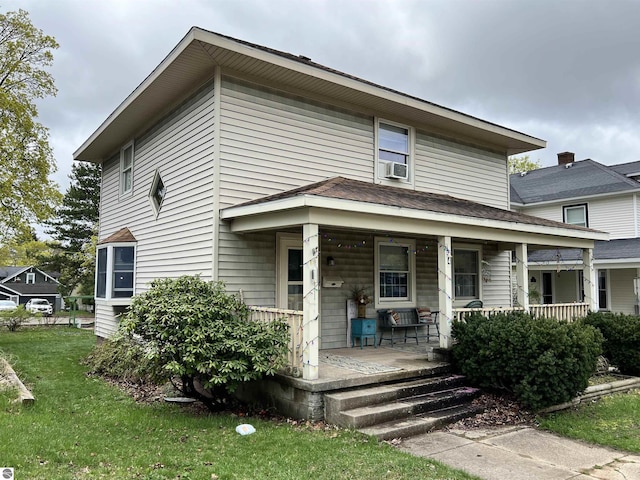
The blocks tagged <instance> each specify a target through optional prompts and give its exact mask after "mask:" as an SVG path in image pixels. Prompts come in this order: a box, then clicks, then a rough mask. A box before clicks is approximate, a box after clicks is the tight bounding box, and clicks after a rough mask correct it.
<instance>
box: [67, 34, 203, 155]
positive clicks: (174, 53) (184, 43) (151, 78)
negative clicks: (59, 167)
mask: <svg viewBox="0 0 640 480" xmlns="http://www.w3.org/2000/svg"><path fill="white" fill-rule="evenodd" d="M197 30H198V29H197V28H195V27H193V28H191V30H189V31H188V32H187V34H186V35H185V36H184V37H183V38H182V40H180V42H179V43H178V44H177V45H176V46H175V47H174V48H173V50H171V52H169V55H167V56H166V57H165V58H164V60H162V62H160V64H159V65H158V66H157V67H156V68H155V69H153V71H152V72H151V73H150V74H149V75H148V76H147V78H145V79H144V80H143V81H142V83H141V84H140V85H138V86H137V87H136V89H135V90H134V91H133V92H131V93H130V94H129V96H128V97H127V98H125V99H124V100H123V101H122V103H121V104H120V105H118V107H117V108H116V109H115V110H114V111H113V112H112V113H111V115H109V116H108V117H107V118H106V119H105V121H104V122H102V123H101V124H100V126H99V127H98V128H97V130H96V131H95V132H93V133H92V134H91V136H90V137H89V138H87V139H86V140H85V141H84V143H83V144H82V145H80V147H79V148H78V149H77V150H76V151H75V152H73V158H74V160H77V159H79V158H80V157H81V156H82V152H83V151H84V150H85V149H86V148H87V147H88V146H89V145H91V144H92V143H93V142H94V141H95V140H96V139H97V138H98V137H99V136H100V135H101V134H102V133H103V132H104V131H105V130H106V129H107V127H108V126H109V125H110V124H111V123H112V122H113V120H114V119H116V118H117V117H118V116H119V115H120V114H121V113H122V112H123V111H125V110H126V109H127V108H128V107H129V106H130V105H131V104H132V103H133V102H134V101H135V100H136V99H137V98H138V97H139V96H140V95H141V94H142V92H144V91H145V90H146V89H147V88H148V87H149V85H151V84H152V83H153V82H155V81H156V80H157V78H158V77H159V76H160V75H161V74H162V73H163V72H164V71H165V70H166V69H167V67H168V66H169V65H171V64H172V63H173V62H174V61H175V60H176V58H178V57H179V56H180V54H181V53H182V52H183V51H184V50H185V49H186V48H187V47H188V46H189V45H190V44H191V42H193V40H194V39H195V34H196V31H197Z"/></svg>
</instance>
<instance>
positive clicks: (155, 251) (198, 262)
mask: <svg viewBox="0 0 640 480" xmlns="http://www.w3.org/2000/svg"><path fill="white" fill-rule="evenodd" d="M213 126H214V125H213V84H212V83H209V84H207V85H206V86H204V87H203V88H201V89H200V90H199V91H198V92H197V93H195V94H194V95H193V96H191V97H190V98H188V99H187V100H186V101H185V102H184V103H183V104H182V105H180V106H179V107H178V108H176V109H175V110H174V111H173V112H171V113H170V114H169V115H167V116H166V117H165V118H163V119H161V120H160V121H159V122H158V123H157V124H156V125H155V126H154V127H153V128H152V129H150V130H149V131H148V132H146V133H145V134H144V135H142V136H141V137H139V138H137V139H135V140H134V167H133V194H132V195H131V196H129V197H125V198H119V197H118V181H119V179H118V176H119V157H118V156H116V157H114V158H112V159H110V160H109V161H108V162H105V164H104V170H103V181H102V185H103V186H102V192H101V194H102V198H101V209H100V210H101V211H100V234H99V237H100V239H104V238H105V237H107V236H109V235H111V234H112V233H114V232H116V231H118V230H119V229H121V228H123V227H128V228H129V230H131V232H132V234H133V235H134V236H135V237H136V240H137V245H136V276H135V292H136V293H141V292H143V291H145V290H146V289H147V288H148V284H149V282H151V281H152V280H153V279H155V278H158V277H174V278H175V277H179V276H181V275H186V274H190V275H192V274H199V275H201V276H202V278H204V279H211V278H212V264H213V263H212V262H213V258H212V255H213V224H212V219H213V199H214V195H213V188H214V183H213V180H214V179H213ZM156 170H157V171H159V173H160V176H161V178H162V181H163V183H164V185H165V187H166V190H167V193H166V196H165V199H164V202H163V205H162V208H161V210H160V213H159V215H157V217H156V214H155V211H154V209H153V208H152V206H151V204H150V202H149V192H150V189H151V185H152V182H153V179H154V175H155V173H156ZM108 312H109V311H108V310H107V309H104V308H103V309H100V310H98V311H97V312H96V329H101V330H103V331H105V332H110V331H111V330H113V325H114V324H115V319H114V318H113V314H112V313H111V314H109V313H108Z"/></svg>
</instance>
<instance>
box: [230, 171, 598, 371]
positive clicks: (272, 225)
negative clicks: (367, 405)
mask: <svg viewBox="0 0 640 480" xmlns="http://www.w3.org/2000/svg"><path fill="white" fill-rule="evenodd" d="M221 218H222V219H223V220H224V221H225V226H226V228H227V229H228V232H225V234H227V233H228V235H229V237H230V238H231V237H232V238H233V241H234V242H235V244H236V245H245V250H247V251H249V250H250V249H251V248H253V247H251V245H252V242H254V243H257V240H256V239H259V241H260V242H261V244H264V243H266V242H273V244H274V247H275V254H276V255H275V257H276V258H275V261H274V262H273V264H274V266H275V268H274V272H273V274H274V277H275V281H274V290H275V292H274V295H273V298H274V299H275V301H274V302H273V303H272V304H271V305H269V304H262V305H260V303H256V302H255V301H252V299H251V297H250V295H249V296H247V298H246V301H247V303H249V304H252V305H256V307H255V308H254V309H253V310H254V318H255V319H256V320H263V321H268V318H269V316H270V315H271V314H272V313H270V311H271V310H272V309H276V307H280V309H278V310H277V313H274V315H280V316H285V317H286V318H287V319H288V322H289V324H290V325H291V332H292V340H291V341H292V343H291V347H290V364H291V367H290V374H291V376H292V381H294V380H293V379H298V380H300V381H306V382H312V383H314V384H315V382H322V381H323V379H324V378H328V377H327V376H326V375H327V374H330V373H331V372H332V368H339V367H334V366H333V365H330V364H327V362H324V361H323V358H322V356H321V352H324V351H327V350H335V349H343V348H344V347H347V346H348V345H350V341H349V337H348V334H347V332H348V326H349V322H350V319H351V318H354V317H356V316H357V314H356V312H355V310H353V311H352V310H351V309H350V307H349V303H348V301H347V300H348V297H349V289H350V287H352V286H354V285H360V286H365V287H366V288H368V289H369V291H370V293H371V297H372V300H373V301H372V303H371V304H369V305H368V308H367V312H366V316H367V317H368V318H372V319H377V316H378V311H380V310H383V311H384V310H385V309H394V308H414V309H415V308H418V307H428V308H430V309H431V310H433V311H438V312H439V313H438V323H439V329H440V335H439V338H438V342H437V346H438V347H440V348H444V349H448V348H450V347H451V345H452V337H451V325H452V322H453V321H454V319H456V318H460V316H462V315H465V314H467V313H468V311H466V310H465V309H464V306H465V305H466V304H467V303H468V302H469V300H471V299H475V300H480V301H482V302H483V307H482V309H481V311H483V312H485V313H487V314H490V313H491V312H495V311H507V310H512V309H519V310H525V311H533V312H534V313H535V312H536V311H540V312H543V311H544V312H546V311H547V310H545V309H549V308H550V307H552V306H549V305H545V306H533V307H532V306H531V304H530V301H529V292H528V289H529V282H528V279H529V272H528V262H527V258H528V249H529V248H545V247H546V248H549V247H550V246H552V248H561V247H573V248H579V249H581V251H582V252H583V271H584V274H583V278H584V285H585V302H584V303H582V304H575V305H570V306H565V307H562V308H563V310H562V311H563V312H564V313H563V315H566V317H567V318H573V317H577V316H581V315H582V313H583V312H586V311H587V310H588V309H592V308H593V305H594V304H595V303H594V301H595V279H594V270H593V261H592V248H593V242H594V240H595V239H605V238H606V234H603V233H600V232H595V231H593V230H588V229H584V228H581V227H574V226H571V225H565V224H560V223H557V222H551V221H548V220H544V219H539V218H536V217H529V216H526V215H521V214H518V213H515V212H511V211H507V210H501V209H497V208H493V207H488V206H485V205H481V204H477V203H473V202H469V201H464V200H459V199H455V198H453V197H449V196H444V195H435V194H429V193H425V192H415V191H406V190H405V189H401V188H394V187H386V186H380V185H373V184H367V183H365V182H357V181H353V180H347V179H342V178H337V179H331V180H327V181H325V182H320V183H319V184H313V185H310V186H308V187H304V188H302V189H297V190H294V191H290V192H285V193H283V194H279V195H275V196H272V197H266V198H263V199H261V200H259V201H255V202H248V203H245V204H243V205H239V206H235V207H229V208H227V209H223V210H222V211H221ZM291 252H294V253H291ZM513 252H515V257H513ZM512 257H513V258H515V259H516V261H515V274H512V272H511V265H512ZM263 267H264V266H263ZM264 268H266V267H264ZM287 307H288V308H287ZM558 308H560V307H558ZM558 311H560V310H558ZM274 318H275V317H274ZM378 328H379V325H378ZM377 340H378V341H379V338H377ZM383 346H387V345H386V344H385V345H380V346H379V347H378V348H375V349H374V348H373V347H368V348H366V349H363V350H365V351H367V352H371V353H355V350H360V349H359V348H358V349H349V352H354V353H353V354H351V355H348V357H353V356H354V355H375V356H376V358H382V357H385V356H388V355H390V351H389V350H392V349H388V348H381V347H383ZM420 348H421V349H422V350H421V352H417V353H416V355H417V356H419V357H420V358H421V359H422V360H421V361H422V362H427V361H428V359H427V358H426V353H427V345H426V344H425V343H424V341H423V343H422V344H421V345H420ZM338 356H340V355H338ZM374 363H381V364H384V362H380V361H378V362H374ZM341 370H344V369H341ZM333 373H334V374H335V371H333ZM356 373H357V372H356ZM340 374H341V375H344V373H340ZM347 376H348V375H347ZM355 376H357V375H355ZM361 376H362V374H361ZM299 377H301V378H299ZM295 381H297V380H295Z"/></svg>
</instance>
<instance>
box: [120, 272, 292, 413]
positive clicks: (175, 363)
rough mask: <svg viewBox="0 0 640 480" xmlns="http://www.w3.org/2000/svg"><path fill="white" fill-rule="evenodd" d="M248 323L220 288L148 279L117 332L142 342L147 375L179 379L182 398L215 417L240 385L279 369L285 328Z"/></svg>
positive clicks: (192, 279) (194, 280) (245, 312)
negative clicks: (203, 406)
mask: <svg viewBox="0 0 640 480" xmlns="http://www.w3.org/2000/svg"><path fill="white" fill-rule="evenodd" d="M248 316H249V309H248V307H247V306H246V305H245V304H244V303H243V302H241V301H240V300H239V299H238V297H237V296H235V295H229V294H227V293H226V292H225V288H224V284H223V283H222V282H205V281H204V280H202V279H200V278H199V277H197V276H183V277H180V278H178V279H162V280H154V281H153V282H152V283H151V288H150V290H149V291H147V292H145V293H143V294H142V295H139V296H136V297H134V299H133V300H132V303H131V306H130V308H129V310H128V311H127V313H126V314H125V315H124V316H123V319H122V328H123V330H124V332H126V333H128V334H129V335H134V336H136V337H137V338H140V339H141V340H142V341H143V342H144V343H145V348H146V356H147V358H149V359H150V360H151V361H152V363H153V364H154V365H155V368H154V371H158V372H162V374H163V375H164V376H165V377H166V378H167V379H168V380H170V379H174V378H179V379H180V383H181V385H177V386H178V388H179V389H180V390H181V391H182V392H183V393H184V394H185V395H187V396H190V397H194V398H198V399H200V400H201V401H203V402H204V403H205V404H206V405H207V407H209V409H211V410H217V409H220V408H223V407H224V405H226V404H227V401H228V400H229V397H230V396H231V394H232V393H233V392H234V391H235V390H236V389H237V387H238V386H239V385H240V384H241V383H242V382H249V381H252V380H257V379H260V378H262V377H263V376H265V375H273V374H275V373H276V372H277V371H278V370H280V369H281V368H282V367H284V365H285V363H286V354H287V352H288V342H289V327H288V325H287V324H286V323H285V322H283V321H280V320H278V321H275V322H272V323H262V322H253V321H249V320H248Z"/></svg>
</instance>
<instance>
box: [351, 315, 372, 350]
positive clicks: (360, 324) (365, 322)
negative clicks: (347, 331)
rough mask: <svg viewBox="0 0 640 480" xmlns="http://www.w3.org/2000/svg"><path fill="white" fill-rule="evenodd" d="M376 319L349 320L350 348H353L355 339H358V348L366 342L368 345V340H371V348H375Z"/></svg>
mask: <svg viewBox="0 0 640 480" xmlns="http://www.w3.org/2000/svg"><path fill="white" fill-rule="evenodd" d="M376 330H377V326H376V319H375V318H352V319H351V347H354V346H355V340H356V338H359V339H360V348H362V346H363V345H364V343H365V342H366V344H367V346H368V345H369V338H372V339H373V348H377V347H376Z"/></svg>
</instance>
